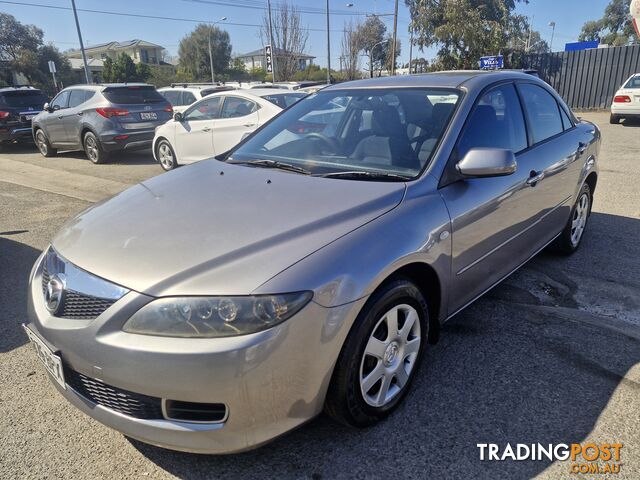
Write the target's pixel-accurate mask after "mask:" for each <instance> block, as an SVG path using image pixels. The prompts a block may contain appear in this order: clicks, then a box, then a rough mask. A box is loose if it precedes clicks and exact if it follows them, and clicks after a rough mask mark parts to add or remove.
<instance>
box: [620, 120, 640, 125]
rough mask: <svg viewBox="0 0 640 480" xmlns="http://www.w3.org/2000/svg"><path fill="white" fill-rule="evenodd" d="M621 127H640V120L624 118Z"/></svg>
mask: <svg viewBox="0 0 640 480" xmlns="http://www.w3.org/2000/svg"><path fill="white" fill-rule="evenodd" d="M622 125H623V126H625V127H640V118H625V119H624V120H623V121H622Z"/></svg>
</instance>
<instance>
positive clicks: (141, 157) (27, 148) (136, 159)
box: [0, 141, 157, 165]
mask: <svg viewBox="0 0 640 480" xmlns="http://www.w3.org/2000/svg"><path fill="white" fill-rule="evenodd" d="M34 153H38V149H37V147H36V145H35V144H34V143H32V142H27V141H25V142H18V143H10V144H6V145H2V147H1V148H0V154H7V155H16V156H17V155H31V154H34ZM53 158H72V159H78V160H85V161H87V162H88V161H89V160H88V159H87V156H86V154H85V153H84V152H83V151H82V150H60V151H58V154H57V155H56V156H55V157H53ZM155 163H157V162H156V161H155V159H154V158H153V153H152V152H151V148H145V149H140V150H129V151H118V152H113V153H112V154H111V156H110V157H109V160H108V161H107V162H106V165H110V164H116V165H118V164H126V165H152V164H155Z"/></svg>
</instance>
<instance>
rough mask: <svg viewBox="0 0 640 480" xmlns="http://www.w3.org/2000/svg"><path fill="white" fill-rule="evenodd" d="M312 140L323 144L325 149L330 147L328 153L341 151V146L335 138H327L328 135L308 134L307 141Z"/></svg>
mask: <svg viewBox="0 0 640 480" xmlns="http://www.w3.org/2000/svg"><path fill="white" fill-rule="evenodd" d="M307 138H308V139H312V140H314V141H319V142H322V143H323V144H324V145H325V147H328V149H329V152H328V153H338V152H339V151H340V144H339V143H338V141H337V140H336V139H335V138H332V137H327V136H326V135H324V134H322V133H318V132H311V133H308V134H307V135H306V137H305V139H307Z"/></svg>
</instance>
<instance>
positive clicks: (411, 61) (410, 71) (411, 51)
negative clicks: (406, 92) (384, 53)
mask: <svg viewBox="0 0 640 480" xmlns="http://www.w3.org/2000/svg"><path fill="white" fill-rule="evenodd" d="M412 63H413V27H412V26H410V27H409V75H411V74H412V73H413V71H412V70H411V64H412Z"/></svg>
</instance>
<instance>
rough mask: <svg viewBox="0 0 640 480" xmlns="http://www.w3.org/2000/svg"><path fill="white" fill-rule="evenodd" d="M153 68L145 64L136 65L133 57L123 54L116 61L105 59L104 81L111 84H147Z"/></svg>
mask: <svg viewBox="0 0 640 480" xmlns="http://www.w3.org/2000/svg"><path fill="white" fill-rule="evenodd" d="M151 74H152V72H151V68H150V67H149V65H147V64H145V63H139V64H137V65H136V64H135V63H133V60H131V57H130V56H129V55H127V54H126V53H124V52H122V53H120V55H118V56H117V57H116V59H115V60H113V59H111V58H110V57H107V58H105V59H104V67H103V70H102V79H103V80H104V81H105V82H107V83H109V82H146V81H147V79H148V78H149V77H151Z"/></svg>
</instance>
